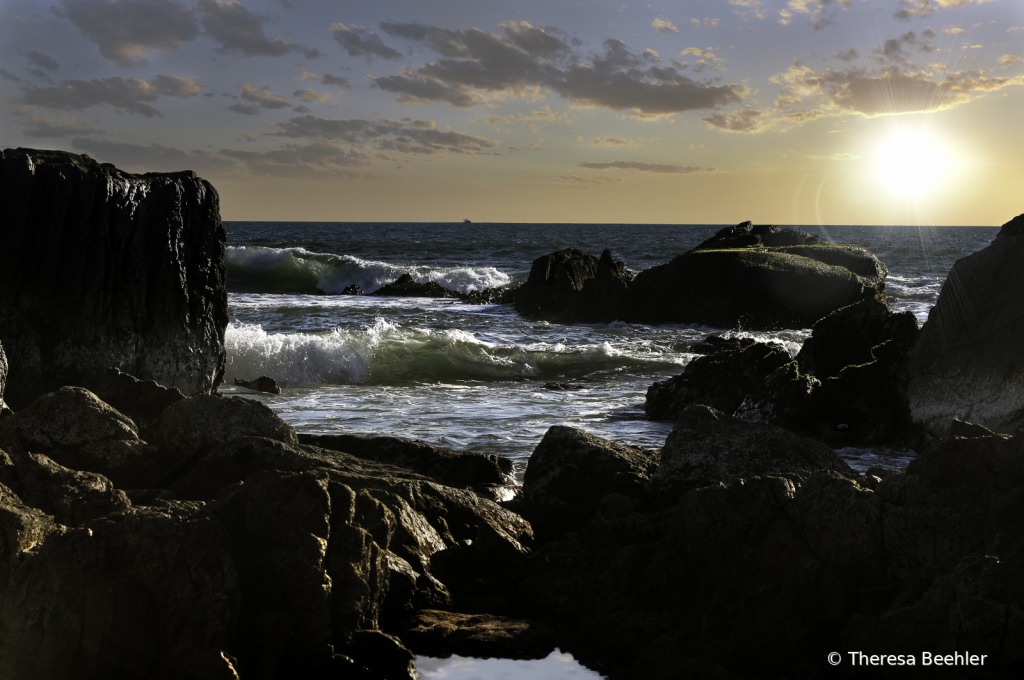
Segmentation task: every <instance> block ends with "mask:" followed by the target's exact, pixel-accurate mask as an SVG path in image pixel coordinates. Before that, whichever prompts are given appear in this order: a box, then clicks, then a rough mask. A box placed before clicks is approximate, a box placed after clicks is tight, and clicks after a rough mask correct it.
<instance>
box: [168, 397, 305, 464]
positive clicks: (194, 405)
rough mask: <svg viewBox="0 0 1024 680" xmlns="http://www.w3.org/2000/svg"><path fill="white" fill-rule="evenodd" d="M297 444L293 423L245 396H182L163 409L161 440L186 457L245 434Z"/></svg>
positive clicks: (246, 435) (245, 435)
mask: <svg viewBox="0 0 1024 680" xmlns="http://www.w3.org/2000/svg"><path fill="white" fill-rule="evenodd" d="M249 436H252V437H266V438H268V439H274V440H277V441H281V442H285V443H288V444H297V443H298V441H299V440H298V437H297V436H296V434H295V430H293V429H292V427H291V425H289V424H288V423H286V422H284V421H283V420H281V418H280V417H278V415H277V414H276V413H274V412H273V411H272V410H270V407H268V406H266V405H265V404H261V403H260V402H258V401H253V400H251V399H243V398H242V397H215V396H212V395H204V396H200V397H192V398H190V399H182V400H181V401H179V402H177V403H175V404H173V405H172V406H170V407H169V408H168V409H166V410H165V411H164V416H163V421H162V422H161V425H160V440H161V443H162V444H163V445H164V446H166V447H167V448H169V449H174V450H176V451H178V452H180V454H181V457H182V458H183V459H184V458H186V457H188V456H191V455H193V454H197V453H202V452H205V451H208V450H209V449H211V448H212V447H214V446H216V445H218V444H224V443H227V442H230V441H233V440H236V439H240V438H242V437H249Z"/></svg>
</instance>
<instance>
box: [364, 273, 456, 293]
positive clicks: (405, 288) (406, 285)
mask: <svg viewBox="0 0 1024 680" xmlns="http://www.w3.org/2000/svg"><path fill="white" fill-rule="evenodd" d="M370 295H379V296H381V297H435V298H457V297H459V296H460V293H458V292H457V291H454V290H450V289H448V288H445V287H444V286H442V285H441V284H439V283H437V282H435V281H428V282H427V283H419V282H417V281H415V280H414V279H413V278H412V276H411V275H409V274H402V275H401V276H399V277H398V278H397V279H395V281H394V282H392V283H389V284H388V285H386V286H382V287H380V288H378V289H377V290H375V291H373V292H372V293H370Z"/></svg>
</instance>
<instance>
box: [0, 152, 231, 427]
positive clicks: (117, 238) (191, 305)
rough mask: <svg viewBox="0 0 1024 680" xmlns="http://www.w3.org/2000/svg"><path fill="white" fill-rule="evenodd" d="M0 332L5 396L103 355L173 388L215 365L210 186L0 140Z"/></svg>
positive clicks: (21, 401) (20, 403) (76, 379)
mask: <svg viewBox="0 0 1024 680" xmlns="http://www.w3.org/2000/svg"><path fill="white" fill-rule="evenodd" d="M0 180H2V181H0V185H2V187H3V188H2V189H0V213H3V215H4V220H5V221H4V229H3V230H2V232H0V289H2V290H4V291H17V294H16V295H15V294H5V295H3V296H2V297H0V342H2V343H3V345H4V350H5V351H6V353H7V358H8V361H10V362H11V363H12V365H14V366H16V367H17V370H16V371H15V372H14V373H12V374H11V375H10V376H9V377H8V384H7V386H6V389H5V396H4V399H5V400H6V401H7V403H8V404H10V405H11V407H12V408H14V409H19V408H24V407H25V406H28V405H29V404H30V403H31V402H32V401H33V400H34V399H35V398H36V397H38V396H39V395H41V394H44V393H47V392H51V391H53V390H56V389H58V388H60V387H64V386H68V385H81V386H85V387H88V386H89V381H90V380H91V378H93V377H94V376H97V375H99V374H100V373H102V372H103V371H106V369H107V368H109V367H110V366H118V367H120V368H121V369H123V370H125V371H127V372H128V373H131V374H132V375H134V376H137V377H138V378H141V379H144V380H145V379H154V380H157V381H158V382H160V383H161V384H162V385H167V386H170V387H176V388H178V389H180V390H182V392H184V393H185V394H189V395H192V394H204V393H208V392H210V390H211V389H214V388H216V386H217V385H218V384H219V383H220V380H221V375H222V374H223V369H224V357H225V353H224V332H225V329H226V328H227V324H228V317H227V290H226V288H225V272H224V239H225V235H224V227H223V225H222V224H221V220H220V212H219V202H218V196H217V192H216V190H215V189H214V188H213V187H212V186H211V185H210V184H209V183H208V182H206V181H204V180H202V179H200V178H199V177H197V176H196V175H195V173H192V172H178V173H147V174H145V175H133V174H130V173H125V172H122V171H120V170H118V169H116V168H114V167H113V166H112V165H109V164H108V165H100V164H99V163H97V162H96V161H94V160H92V159H91V158H89V157H88V156H79V155H76V154H71V153H66V152H62V151H38V150H33V149H7V150H4V151H3V152H0Z"/></svg>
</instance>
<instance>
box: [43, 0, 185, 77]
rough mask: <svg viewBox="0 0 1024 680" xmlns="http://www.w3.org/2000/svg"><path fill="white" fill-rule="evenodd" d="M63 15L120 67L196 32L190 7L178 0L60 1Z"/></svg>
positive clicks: (138, 61)
mask: <svg viewBox="0 0 1024 680" xmlns="http://www.w3.org/2000/svg"><path fill="white" fill-rule="evenodd" d="M61 7H62V8H63V12H62V13H61V14H62V15H63V16H65V17H67V19H68V20H69V21H70V22H71V23H72V24H74V26H75V27H76V28H77V29H78V30H79V31H81V33H82V35H84V36H85V37H86V38H88V39H89V40H91V41H92V42H94V43H96V45H97V47H99V49H100V55H102V56H103V58H104V59H109V60H111V61H115V62H117V63H118V64H120V65H121V66H139V65H142V64H145V63H146V56H147V55H148V54H151V53H160V52H168V51H170V50H175V49H177V48H179V47H181V45H182V43H185V42H188V41H190V40H194V39H195V38H196V37H197V36H198V35H199V23H198V22H197V21H196V17H195V14H194V12H193V9H192V6H191V5H189V4H188V3H185V2H180V1H179V0H131V1H129V0H61Z"/></svg>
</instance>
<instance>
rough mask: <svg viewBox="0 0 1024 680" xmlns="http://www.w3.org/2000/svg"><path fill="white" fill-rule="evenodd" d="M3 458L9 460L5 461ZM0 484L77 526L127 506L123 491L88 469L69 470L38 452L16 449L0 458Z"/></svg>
mask: <svg viewBox="0 0 1024 680" xmlns="http://www.w3.org/2000/svg"><path fill="white" fill-rule="evenodd" d="M5 461H11V464H10V465H5V464H4V462H5ZM0 484H4V485H6V486H7V487H8V488H9V489H11V490H12V491H13V492H14V493H15V494H17V496H18V497H19V498H20V499H21V500H22V502H24V503H25V505H27V506H29V507H33V508H38V509H40V510H42V511H43V512H45V513H46V514H48V515H52V516H53V517H54V519H56V520H57V521H58V522H60V523H61V524H64V525H66V526H69V527H76V526H81V525H83V524H85V523H87V522H90V521H92V520H94V519H97V518H100V517H106V516H107V515H110V514H113V513H117V512H122V511H124V510H127V509H129V508H130V507H131V502H130V501H129V500H128V497H127V496H126V495H125V493H124V492H123V491H121V490H119V489H115V488H114V485H113V484H112V483H111V482H110V480H109V479H107V478H106V477H104V476H103V475H98V474H95V473H92V472H80V471H77V470H69V469H67V468H66V467H63V466H61V465H58V464H57V463H55V462H53V461H52V460H50V459H49V458H48V457H46V456H45V455H44V454H41V453H25V452H20V451H17V450H12V451H10V452H9V456H7V457H4V459H0Z"/></svg>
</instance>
